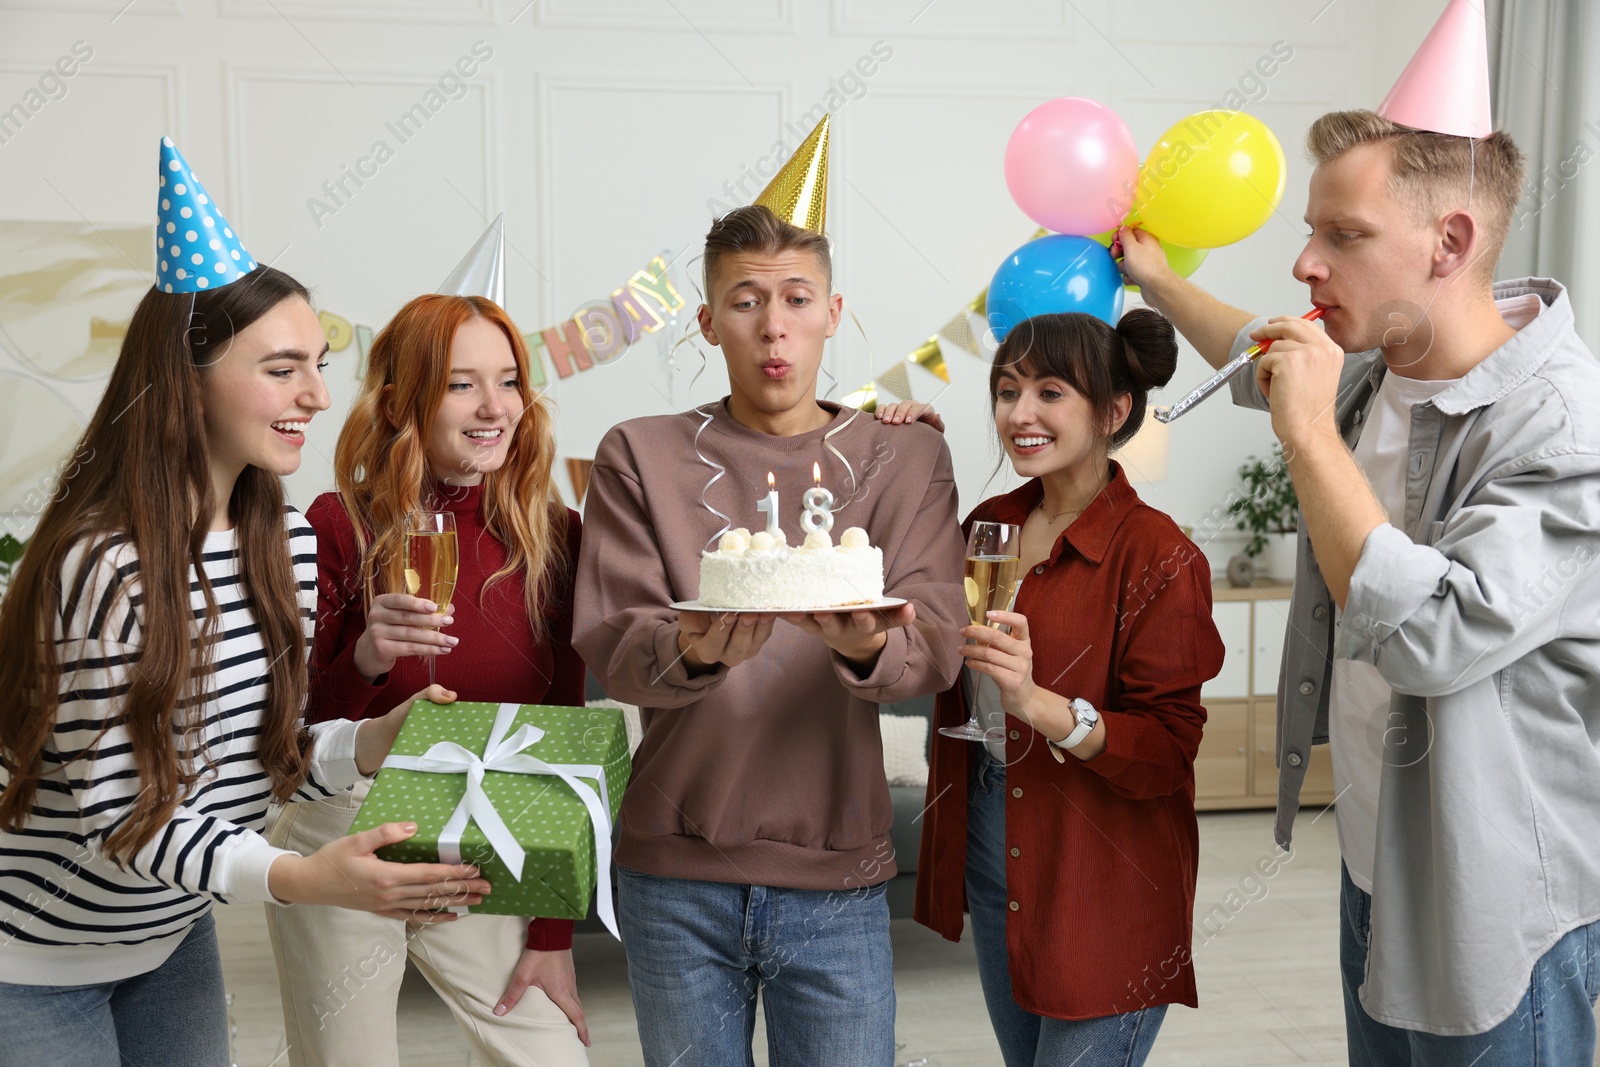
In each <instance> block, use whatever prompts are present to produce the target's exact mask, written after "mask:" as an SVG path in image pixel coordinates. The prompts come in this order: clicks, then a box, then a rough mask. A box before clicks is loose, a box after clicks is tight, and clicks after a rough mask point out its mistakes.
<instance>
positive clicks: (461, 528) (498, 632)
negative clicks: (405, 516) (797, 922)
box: [306, 486, 584, 951]
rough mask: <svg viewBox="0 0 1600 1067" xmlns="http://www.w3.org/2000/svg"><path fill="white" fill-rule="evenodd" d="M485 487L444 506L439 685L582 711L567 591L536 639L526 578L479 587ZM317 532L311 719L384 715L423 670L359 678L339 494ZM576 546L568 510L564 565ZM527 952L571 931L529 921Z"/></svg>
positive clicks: (487, 547)
mask: <svg viewBox="0 0 1600 1067" xmlns="http://www.w3.org/2000/svg"><path fill="white" fill-rule="evenodd" d="M482 498H483V487H482V486H456V487H453V488H452V491H451V499H449V500H447V501H444V502H443V503H442V504H441V505H440V506H441V507H442V509H443V510H446V511H450V512H453V513H454V514H455V517H456V540H457V542H458V543H459V545H460V550H461V563H460V575H459V577H458V579H457V581H456V591H455V595H454V596H453V597H452V604H453V608H454V610H453V614H454V616H455V623H454V624H453V625H451V626H450V627H448V628H447V630H448V632H449V633H450V634H451V635H453V636H455V637H459V638H460V639H461V643H460V644H458V645H456V646H455V648H453V649H452V650H451V651H450V652H449V653H448V654H447V655H442V656H440V657H439V658H438V663H437V667H436V677H437V680H438V682H439V684H440V685H444V686H447V687H448V688H450V689H453V690H455V691H456V693H457V694H458V695H459V696H460V698H461V699H462V700H481V701H489V702H492V703H505V702H515V703H518V704H555V705H558V706H563V707H581V706H582V705H583V681H584V668H583V660H582V659H581V658H580V657H579V656H578V653H577V652H575V651H573V648H572V583H571V582H570V581H568V582H566V583H564V584H563V585H562V587H561V591H560V593H559V595H558V596H557V598H556V601H555V602H554V603H552V604H551V605H550V606H549V607H548V608H547V610H546V613H545V625H546V630H547V632H548V636H547V637H546V638H545V639H544V640H543V641H539V640H536V639H535V637H534V633H533V627H532V626H531V625H530V624H529V622H528V611H527V607H526V605H525V603H524V601H523V578H522V576H521V575H520V574H513V575H511V576H510V577H508V578H505V579H503V580H501V581H500V582H497V583H496V584H495V585H494V586H492V587H491V588H490V589H489V590H488V592H487V593H485V592H484V588H483V584H484V582H485V581H486V580H487V579H488V578H489V576H490V575H491V574H493V573H495V571H497V570H499V569H500V568H501V567H502V566H504V565H505V562H506V550H505V546H504V545H502V544H501V543H500V542H499V541H498V540H497V539H496V538H495V537H494V536H493V535H492V534H490V533H489V531H488V530H487V529H485V528H484V522H483V511H482V507H481V504H482ZM306 518H308V519H309V520H310V521H311V525H312V527H313V528H314V529H315V530H316V532H317V628H316V641H315V644H314V647H313V649H312V654H311V693H310V698H309V701H308V707H307V719H308V720H309V721H311V722H323V721H325V720H327V719H367V718H372V717H373V716H377V715H382V714H384V713H385V712H388V711H389V710H390V709H392V708H394V707H396V706H397V705H399V704H401V703H403V702H404V701H407V700H409V699H411V697H412V696H413V695H414V694H416V693H417V692H418V691H420V690H422V689H426V688H427V686H428V667H427V664H426V663H425V662H424V661H423V659H422V657H420V656H404V657H402V658H401V659H399V660H398V661H397V662H396V663H395V665H394V668H393V669H392V670H391V671H389V673H388V674H384V675H380V676H378V677H377V678H375V679H373V680H372V681H370V682H369V681H367V679H365V678H363V677H362V676H361V672H360V671H358V670H357V669H356V665H355V649H356V640H357V638H359V637H360V636H361V634H362V633H363V632H364V631H365V630H366V625H367V623H366V609H365V606H364V603H363V600H362V595H361V583H360V579H359V574H360V556H359V554H358V553H357V551H356V539H355V531H354V529H353V528H352V527H351V525H350V517H349V515H347V514H346V513H345V510H344V505H343V504H341V503H340V502H339V495H338V494H337V493H324V494H322V495H321V496H319V497H317V499H316V501H315V502H314V503H313V504H312V505H311V509H310V510H309V511H307V512H306ZM579 541H580V523H579V519H578V513H577V512H575V511H572V510H571V509H568V510H567V538H566V548H567V559H568V560H569V561H570V564H569V565H570V566H576V564H577V560H578V546H579ZM527 947H528V948H531V949H540V950H543V951H558V950H561V949H568V948H571V947H572V923H571V921H569V920H566V919H535V920H533V921H532V922H531V923H529V925H528V941H527Z"/></svg>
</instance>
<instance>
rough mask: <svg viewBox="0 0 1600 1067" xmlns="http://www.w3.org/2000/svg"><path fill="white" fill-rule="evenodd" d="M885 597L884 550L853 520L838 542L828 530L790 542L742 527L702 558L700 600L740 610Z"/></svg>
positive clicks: (819, 605)
mask: <svg viewBox="0 0 1600 1067" xmlns="http://www.w3.org/2000/svg"><path fill="white" fill-rule="evenodd" d="M881 599H883V551H882V549H878V548H874V547H873V546H872V545H871V544H870V543H868V541H867V531H865V530H863V529H861V527H859V526H852V527H850V529H848V530H846V531H845V532H844V534H843V536H841V537H840V538H839V543H838V544H837V545H835V544H834V543H833V540H832V538H831V537H829V535H828V533H827V531H825V530H813V531H812V532H810V533H808V534H807V535H806V540H805V544H803V545H801V546H800V547H799V548H790V547H789V546H788V545H787V544H786V543H784V537H783V531H782V530H779V531H778V535H777V536H776V537H774V536H773V535H771V534H769V533H767V532H765V531H760V532H757V533H754V534H752V533H751V532H750V531H749V530H746V529H744V528H742V527H741V528H740V529H737V530H730V531H728V532H727V533H725V534H723V535H722V540H721V541H720V542H718V544H717V550H716V551H715V552H706V553H703V554H702V555H701V558H700V603H701V604H703V605H705V606H706V607H712V608H728V609H734V610H739V609H742V610H746V611H749V610H766V611H771V610H778V611H782V610H794V611H805V610H807V609H815V608H836V607H845V606H847V605H850V604H871V603H874V602H876V601H878V600H881Z"/></svg>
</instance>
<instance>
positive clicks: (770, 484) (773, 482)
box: [767, 471, 778, 489]
mask: <svg viewBox="0 0 1600 1067" xmlns="http://www.w3.org/2000/svg"><path fill="white" fill-rule="evenodd" d="M777 487H778V480H777V479H776V478H774V477H773V476H772V472H771V471H768V472H767V488H768V489H776V488H777Z"/></svg>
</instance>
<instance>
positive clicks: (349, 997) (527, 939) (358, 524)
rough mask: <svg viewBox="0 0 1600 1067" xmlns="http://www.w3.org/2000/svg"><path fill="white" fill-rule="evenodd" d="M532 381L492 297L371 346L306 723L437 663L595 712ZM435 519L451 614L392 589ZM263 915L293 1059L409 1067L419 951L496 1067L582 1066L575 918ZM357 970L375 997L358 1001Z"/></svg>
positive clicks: (324, 552)
mask: <svg viewBox="0 0 1600 1067" xmlns="http://www.w3.org/2000/svg"><path fill="white" fill-rule="evenodd" d="M493 235H494V231H493V229H491V234H489V235H486V238H489V237H492V236H493ZM481 244H482V243H481V242H480V249H475V250H474V254H473V255H470V256H469V257H468V261H469V264H470V263H472V262H473V261H475V260H476V259H479V258H482V257H481V256H480V255H479V253H480V252H481ZM459 273H460V272H458V274H459ZM469 273H470V272H469ZM447 287H452V288H465V289H467V291H469V292H470V291H472V289H473V288H474V286H473V285H472V283H471V280H470V279H468V281H467V282H466V283H463V284H462V285H461V286H459V287H457V286H447ZM496 295H498V294H496ZM527 374H528V353H527V349H526V347H525V346H524V344H523V341H522V336H521V334H520V333H519V332H518V331H517V329H516V327H515V326H514V325H513V324H512V323H511V320H510V319H509V318H508V317H507V316H506V314H505V312H504V311H502V310H501V309H500V307H499V306H498V304H497V303H496V302H494V301H492V300H489V299H485V298H484V297H483V296H476V295H472V296H468V295H430V296H421V297H418V298H416V299H415V300H413V301H411V302H410V303H409V304H407V305H406V306H405V307H404V308H402V309H401V310H400V312H399V314H397V315H396V316H395V318H394V320H393V321H392V322H391V323H390V324H389V325H388V326H387V327H386V328H385V329H384V330H383V332H381V333H380V334H379V335H378V336H377V338H376V339H374V341H373V345H372V350H371V353H370V356H369V362H368V366H367V375H366V379H365V381H364V383H363V385H362V389H361V393H360V395H359V396H358V397H357V399H356V402H355V405H354V407H353V409H352V410H351V413H350V417H349V419H348V420H347V421H346V423H345V426H344V430H343V432H342V433H341V434H340V436H339V444H338V451H337V453H336V455H335V463H334V467H335V469H336V471H337V472H338V478H339V491H338V492H337V493H327V494H324V495H323V496H321V497H319V498H318V499H317V500H316V501H315V503H313V504H312V506H311V508H310V511H309V512H308V517H309V518H310V520H311V524H312V526H313V527H315V529H316V531H317V571H318V581H317V589H318V607H319V616H318V626H317V636H316V647H315V651H314V652H313V654H312V692H311V700H310V708H311V710H310V715H309V717H310V718H311V719H312V721H314V722H317V721H334V720H341V719H362V718H365V717H367V716H369V715H372V714H375V713H376V712H377V710H378V709H380V708H383V707H386V706H388V705H389V704H392V703H393V702H394V700H395V699H396V698H397V697H399V696H402V695H404V694H405V693H409V692H412V691H413V690H414V689H415V688H417V683H418V682H426V680H427V677H428V660H427V659H426V658H425V657H437V659H436V661H435V667H436V669H437V672H438V676H439V678H440V679H441V681H443V682H445V683H447V684H449V685H450V686H451V688H453V689H455V690H458V691H459V693H460V695H461V697H462V698H463V699H468V700H482V701H494V702H514V703H520V704H556V705H581V704H582V703H583V685H584V667H583V661H582V660H581V659H580V658H579V657H578V655H577V654H576V653H575V652H573V650H572V647H571V645H570V643H569V640H570V639H569V635H570V633H571V628H572V623H571V619H572V583H571V580H570V567H571V563H572V561H573V560H575V559H576V558H577V555H578V537H579V520H578V515H577V513H576V512H573V511H570V510H568V509H567V508H565V507H563V506H562V505H561V503H560V501H559V499H558V497H557V495H556V492H555V489H554V488H553V486H552V484H551V479H550V468H551V462H552V458H553V457H554V455H555V441H554V433H553V429H552V422H551V416H550V412H549V410H548V409H547V408H546V406H545V404H544V402H543V401H542V400H541V399H540V398H539V397H537V396H535V395H534V394H533V393H532V391H531V390H530V389H529V387H528V384H527ZM423 509H426V510H430V511H447V512H450V513H451V514H453V515H454V516H455V522H456V536H457V543H458V545H459V552H460V557H459V568H460V569H459V575H458V578H457V584H456V587H455V592H454V594H453V595H452V597H451V603H450V604H448V605H446V604H435V603H433V602H432V601H429V600H425V599H422V598H419V597H414V596H408V595H406V593H404V592H403V591H396V590H404V588H405V585H404V584H403V576H402V572H401V567H402V562H401V561H402V559H403V553H404V545H403V534H404V529H405V522H404V519H405V516H406V515H407V514H408V513H410V512H415V511H418V510H423ZM364 796H365V789H364V787H358V788H357V790H356V791H354V792H347V793H343V794H341V795H339V796H337V797H334V798H332V799H330V800H326V801H321V802H319V803H317V804H314V805H310V804H302V805H297V806H296V807H294V808H291V809H286V810H285V812H284V815H283V817H282V818H281V819H280V821H279V822H278V824H277V825H276V826H275V827H274V828H273V831H272V839H273V840H274V841H277V842H279V843H282V844H285V845H286V846H287V847H292V848H301V849H308V848H315V847H317V846H318V845H319V844H320V843H321V842H323V841H328V840H332V839H334V838H337V837H339V836H340V835H343V834H345V833H347V832H348V831H349V828H350V825H351V823H352V821H353V820H354V818H355V815H356V809H357V808H358V807H360V804H361V800H362V799H363V798H364ZM607 876H608V875H607V874H605V873H602V874H601V877H607ZM269 920H270V923H269V926H270V930H271V933H272V943H273V949H274V951H275V953H276V956H277V961H278V972H279V977H280V980H281V984H282V991H283V1004H284V1022H285V1026H286V1028H287V1031H288V1035H289V1057H290V1062H291V1063H293V1064H296V1065H303V1064H304V1065H315V1064H340V1065H342V1064H349V1063H362V1064H393V1063H396V1062H397V1061H398V1056H399V1052H398V1047H397V1037H396V1027H395V1009H396V1002H397V997H398V994H399V990H400V981H401V977H402V975H403V973H404V969H405V961H406V959H407V957H408V956H409V957H410V959H411V960H412V961H413V962H414V963H415V964H416V965H417V967H418V969H420V970H421V971H422V973H423V974H424V975H425V976H426V977H427V979H428V981H429V982H430V983H431V984H432V985H433V987H434V988H435V989H436V990H437V991H438V992H439V994H440V996H441V997H442V998H443V999H444V1001H445V1002H446V1004H448V1005H449V1006H450V1009H451V1011H452V1013H453V1014H454V1015H455V1016H456V1019H457V1021H458V1022H459V1023H460V1024H461V1027H462V1030H463V1032H464V1033H465V1035H466V1036H467V1038H468V1040H469V1041H470V1042H471V1043H472V1045H473V1048H474V1050H475V1051H476V1053H477V1056H478V1059H479V1060H480V1061H481V1062H484V1063H494V1064H502V1063H505V1064H510V1063H518V1064H523V1063H530V1062H531V1063H538V1064H541V1065H545V1064H568V1063H578V1064H581V1063H585V1062H586V1055H585V1053H584V1046H585V1045H587V1044H588V1029H587V1024H586V1023H585V1020H584V1016H583V1009H582V1007H581V1006H580V1004H579V1002H578V995H577V986H576V979H575V977H574V974H573V966H572V923H571V922H570V921H566V920H555V919H535V920H533V922H532V923H529V922H527V920H525V919H519V918H516V917H514V916H502V915H469V916H465V917H464V919H463V921H462V922H460V923H457V924H455V925H453V926H450V927H449V928H448V930H449V934H450V936H446V937H435V936H434V934H435V933H436V932H438V931H436V930H433V929H420V930H408V929H407V928H406V926H405V924H403V923H399V922H391V921H388V920H385V919H382V918H378V917H375V916H374V917H366V916H352V915H348V914H346V913H343V912H335V911H332V910H330V909H326V908H299V909H294V910H293V911H292V912H279V913H277V914H273V915H270V916H269ZM439 929H440V930H444V929H446V928H444V927H440V928H439ZM357 963H360V964H361V968H360V969H359V970H358V971H357V973H359V976H360V989H359V992H351V991H347V990H345V989H344V988H343V987H344V985H345V984H347V983H348V979H349V975H350V974H351V973H352V968H353V967H355V965H356V964H357ZM530 987H531V988H530Z"/></svg>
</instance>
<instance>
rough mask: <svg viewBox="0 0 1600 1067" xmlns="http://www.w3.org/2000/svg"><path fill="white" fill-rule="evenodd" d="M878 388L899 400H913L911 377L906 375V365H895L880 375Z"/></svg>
mask: <svg viewBox="0 0 1600 1067" xmlns="http://www.w3.org/2000/svg"><path fill="white" fill-rule="evenodd" d="M877 384H878V388H880V389H883V390H885V391H886V392H889V393H892V394H894V395H895V396H896V397H898V398H900V399H901V400H915V399H916V397H914V396H912V395H911V375H909V374H907V373H906V365H905V364H904V363H903V362H902V363H896V364H895V365H894V366H892V367H890V368H889V369H888V370H886V371H884V372H883V373H882V374H880V375H878V382H877Z"/></svg>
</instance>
